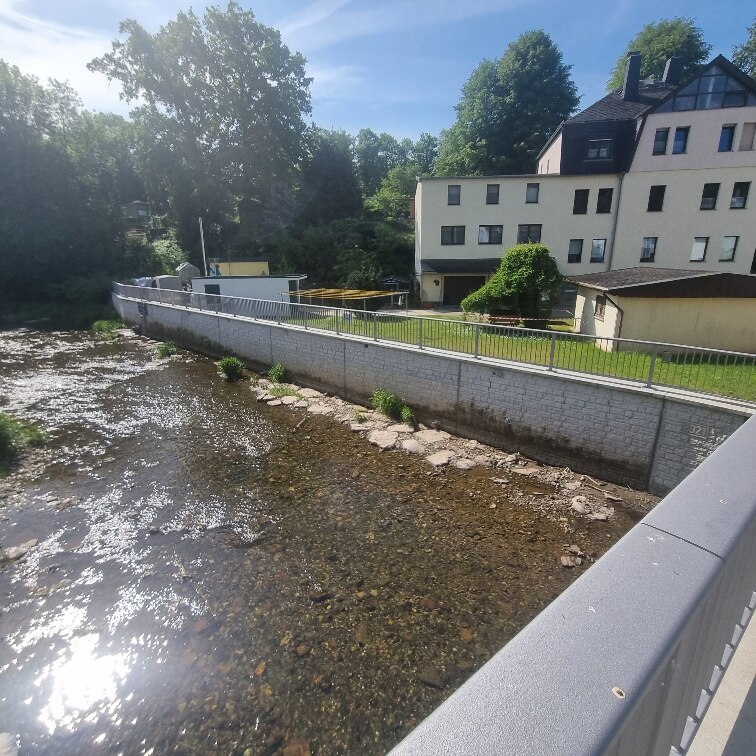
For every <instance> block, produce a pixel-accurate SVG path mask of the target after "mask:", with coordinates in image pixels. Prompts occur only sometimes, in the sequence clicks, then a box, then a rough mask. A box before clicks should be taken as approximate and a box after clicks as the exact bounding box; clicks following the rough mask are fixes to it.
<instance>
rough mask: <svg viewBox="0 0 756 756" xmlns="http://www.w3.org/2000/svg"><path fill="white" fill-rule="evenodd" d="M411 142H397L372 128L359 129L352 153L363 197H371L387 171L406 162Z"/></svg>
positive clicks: (388, 135) (389, 135)
mask: <svg viewBox="0 0 756 756" xmlns="http://www.w3.org/2000/svg"><path fill="white" fill-rule="evenodd" d="M411 145H412V142H411V141H409V140H404V141H403V142H402V143H399V142H398V141H397V139H396V138H395V137H393V136H391V134H387V133H385V132H383V133H381V134H376V133H375V132H374V131H373V130H372V129H360V130H359V132H358V134H357V143H356V145H355V150H354V155H355V160H356V161H357V175H358V177H359V179H360V184H362V192H363V194H364V196H365V197H372V196H373V195H374V194H375V193H376V192H377V191H378V188H379V187H380V185H381V181H383V179H384V178H385V177H386V175H387V174H388V172H389V171H390V170H391V169H392V168H394V167H395V166H397V165H400V164H401V163H405V162H407V151H408V149H410V148H411Z"/></svg>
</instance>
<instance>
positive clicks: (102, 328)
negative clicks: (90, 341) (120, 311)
mask: <svg viewBox="0 0 756 756" xmlns="http://www.w3.org/2000/svg"><path fill="white" fill-rule="evenodd" d="M119 328H123V323H122V322H121V321H120V320H95V322H94V323H92V330H93V331H94V332H95V333H96V334H97V335H98V336H102V337H103V338H105V339H114V338H115V332H116V331H117V330H118V329H119Z"/></svg>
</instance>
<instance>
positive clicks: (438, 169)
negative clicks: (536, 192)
mask: <svg viewBox="0 0 756 756" xmlns="http://www.w3.org/2000/svg"><path fill="white" fill-rule="evenodd" d="M570 68H571V66H568V65H565V63H564V62H563V60H562V53H561V52H560V51H559V48H558V47H557V46H556V45H555V44H554V42H553V41H552V40H551V38H550V37H549V35H548V34H546V33H545V32H543V31H530V32H527V33H525V34H523V35H521V36H520V37H519V38H518V39H516V40H515V41H514V42H512V44H510V45H509V47H508V48H507V49H506V51H505V52H504V55H503V56H502V57H501V59H500V60H498V61H490V60H485V61H483V62H482V63H481V64H480V65H479V66H478V68H476V69H475V71H473V73H472V75H471V76H470V78H469V79H468V81H467V83H466V84H465V86H464V87H463V89H462V98H461V100H460V102H459V104H458V105H457V106H456V111H457V120H456V121H455V123H454V124H453V125H452V127H451V128H450V129H448V130H447V131H446V132H444V133H443V134H442V136H441V147H440V152H439V157H438V160H437V161H436V165H435V169H434V173H435V174H436V175H492V174H511V173H527V172H529V171H532V170H533V168H534V165H535V158H536V156H537V154H538V152H539V150H540V149H541V147H542V146H543V144H544V143H545V141H546V140H547V139H548V137H549V136H550V134H551V133H552V132H553V131H554V130H555V129H556V127H557V126H558V125H559V124H560V123H561V122H562V121H563V120H564V119H565V118H567V117H568V116H569V115H570V113H572V111H574V110H575V108H576V107H577V105H578V102H579V98H578V95H577V89H576V87H575V84H574V83H573V81H572V78H571V76H570Z"/></svg>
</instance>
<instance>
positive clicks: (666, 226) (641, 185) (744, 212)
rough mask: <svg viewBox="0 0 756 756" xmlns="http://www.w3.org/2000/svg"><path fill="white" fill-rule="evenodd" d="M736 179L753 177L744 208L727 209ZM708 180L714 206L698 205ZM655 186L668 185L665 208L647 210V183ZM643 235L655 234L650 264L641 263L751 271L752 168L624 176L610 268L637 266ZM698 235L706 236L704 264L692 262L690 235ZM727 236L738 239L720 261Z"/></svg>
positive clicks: (755, 194)
mask: <svg viewBox="0 0 756 756" xmlns="http://www.w3.org/2000/svg"><path fill="white" fill-rule="evenodd" d="M739 154H740V155H743V154H745V153H739ZM754 155H756V153H754ZM670 157H673V156H670ZM674 157H677V156H674ZM740 181H751V187H750V191H749V195H748V201H747V203H746V207H745V208H743V209H730V200H731V198H732V192H733V185H734V184H735V182H740ZM706 183H719V184H720V187H719V195H718V197H717V204H716V209H714V210H701V209H700V208H701V194H702V192H703V188H704V184H706ZM655 185H656V186H666V190H665V193H664V205H663V209H662V211H661V212H648V199H649V191H650V187H652V186H655ZM644 236H655V237H657V243H656V256H655V259H654V262H653V263H643V264H644V265H650V266H654V265H655V266H658V267H660V268H681V269H684V270H690V269H692V268H695V269H703V270H721V271H727V272H729V273H750V271H751V265H752V263H753V258H754V251H756V170H754V169H753V168H727V169H703V168H696V169H688V170H679V171H671V170H665V171H662V170H659V171H646V170H643V171H636V172H630V173H628V174H626V175H625V178H624V180H623V183H622V200H621V208H620V212H619V217H618V219H617V242H616V244H615V248H614V258H613V262H612V268H614V269H620V268H632V267H635V266H637V265H639V264H640V256H641V249H642V245H643V237H644ZM697 236H703V237H708V238H709V244H708V247H707V251H706V259H705V260H704V261H703V262H691V260H690V256H691V250H692V247H693V239H694V237H697ZM725 236H737V237H739V239H738V244H737V248H736V250H735V259H734V260H733V261H732V262H723V261H720V260H719V257H720V251H721V247H722V239H723V237H725Z"/></svg>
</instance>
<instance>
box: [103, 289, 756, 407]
mask: <svg viewBox="0 0 756 756" xmlns="http://www.w3.org/2000/svg"><path fill="white" fill-rule="evenodd" d="M114 291H115V293H116V294H119V295H120V296H124V297H130V298H133V299H139V300H142V301H146V302H156V303H161V304H167V305H173V306H176V307H186V308H193V309H199V310H203V311H209V312H216V313H223V314H226V315H231V316H234V317H247V318H254V319H256V320H266V321H270V322H275V323H279V324H284V323H285V324H287V325H294V326H301V327H303V328H308V329H309V328H312V329H317V330H321V331H328V332H331V333H336V334H346V335H352V336H360V337H365V338H369V339H372V340H374V341H386V342H392V343H401V344H408V345H412V346H415V347H417V348H418V349H442V350H446V351H452V352H458V353H461V354H467V355H471V356H473V357H475V358H479V359H480V358H487V357H488V358H493V359H502V360H510V361H515V362H521V363H524V364H528V365H539V366H541V367H543V368H546V369H547V370H569V371H574V372H579V373H585V374H589V375H597V376H603V377H608V378H617V379H622V380H628V381H632V382H635V383H640V384H643V385H646V386H667V387H670V388H678V389H684V390H689V391H695V392H698V393H703V394H712V395H717V396H727V397H733V398H737V399H741V400H745V401H748V402H756V355H754V354H746V353H743V352H730V351H723V350H716V349H705V348H702V347H693V346H685V345H682V344H667V343H660V342H654V341H639V340H633V339H608V338H599V337H596V336H587V335H584V334H576V333H566V332H563V331H551V330H539V329H535V328H516V327H512V326H504V325H492V324H487V323H472V322H466V321H461V320H446V319H441V318H424V317H416V316H408V315H402V314H398V313H396V314H395V313H390V312H370V311H364V310H350V309H345V308H339V307H323V306H317V305H305V304H298V303H296V302H280V301H270V300H258V299H245V298H240V297H229V296H221V295H217V294H204V293H199V292H186V291H174V290H171V289H153V288H147V287H141V286H126V285H123V284H114Z"/></svg>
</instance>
